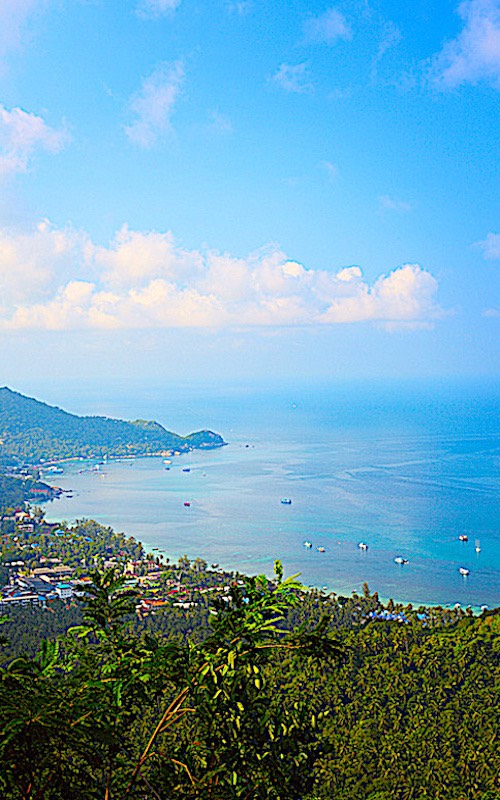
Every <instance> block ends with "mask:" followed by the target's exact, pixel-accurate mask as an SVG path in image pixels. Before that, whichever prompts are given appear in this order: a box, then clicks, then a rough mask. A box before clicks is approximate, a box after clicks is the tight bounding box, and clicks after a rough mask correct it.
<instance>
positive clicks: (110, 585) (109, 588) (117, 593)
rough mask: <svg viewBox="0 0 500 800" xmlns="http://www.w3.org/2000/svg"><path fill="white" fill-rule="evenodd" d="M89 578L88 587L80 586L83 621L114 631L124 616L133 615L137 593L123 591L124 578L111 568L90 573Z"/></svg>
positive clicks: (130, 590)
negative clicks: (82, 595) (82, 594)
mask: <svg viewBox="0 0 500 800" xmlns="http://www.w3.org/2000/svg"><path fill="white" fill-rule="evenodd" d="M90 577H91V578H92V583H91V585H90V586H86V585H82V586H80V589H81V590H82V591H83V592H84V602H85V604H86V606H85V613H84V619H85V621H86V622H87V623H90V624H91V625H92V627H98V628H101V629H103V630H106V631H113V630H116V628H117V627H118V626H119V622H120V619H121V618H122V617H123V616H124V615H126V614H133V613H134V611H135V600H136V597H137V595H138V592H137V591H136V590H135V589H125V588H124V586H125V583H126V578H125V577H124V576H123V575H120V574H119V573H118V572H117V570H116V569H115V568H113V567H111V568H109V569H106V570H104V571H103V572H98V571H97V570H96V571H94V572H91V573H90Z"/></svg>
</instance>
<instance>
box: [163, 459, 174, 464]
mask: <svg viewBox="0 0 500 800" xmlns="http://www.w3.org/2000/svg"><path fill="white" fill-rule="evenodd" d="M163 463H164V464H171V463H172V462H171V460H170V459H169V458H164V459H163Z"/></svg>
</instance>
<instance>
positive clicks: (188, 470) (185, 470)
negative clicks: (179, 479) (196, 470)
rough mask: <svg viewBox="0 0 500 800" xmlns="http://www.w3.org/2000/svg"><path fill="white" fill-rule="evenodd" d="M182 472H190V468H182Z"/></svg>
mask: <svg viewBox="0 0 500 800" xmlns="http://www.w3.org/2000/svg"><path fill="white" fill-rule="evenodd" d="M182 471H183V472H191V467H183V468H182Z"/></svg>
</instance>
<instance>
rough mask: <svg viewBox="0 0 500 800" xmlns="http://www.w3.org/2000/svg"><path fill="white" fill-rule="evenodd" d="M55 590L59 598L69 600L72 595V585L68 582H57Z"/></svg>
mask: <svg viewBox="0 0 500 800" xmlns="http://www.w3.org/2000/svg"><path fill="white" fill-rule="evenodd" d="M55 592H56V594H57V596H58V597H59V599H60V600H71V598H72V597H73V587H72V586H70V585H69V583H58V584H57V586H56V587H55Z"/></svg>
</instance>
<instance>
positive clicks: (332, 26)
mask: <svg viewBox="0 0 500 800" xmlns="http://www.w3.org/2000/svg"><path fill="white" fill-rule="evenodd" d="M304 32H305V34H306V39H307V41H309V42H318V43H324V44H333V43H334V42H336V41H337V40H338V39H346V40H350V39H352V28H351V26H350V25H349V24H348V22H347V21H346V19H345V17H344V15H343V14H341V12H340V11H339V10H338V9H336V8H329V9H327V10H326V11H325V13H324V14H320V15H319V16H317V17H310V18H309V19H308V20H306V22H305V24H304Z"/></svg>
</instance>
